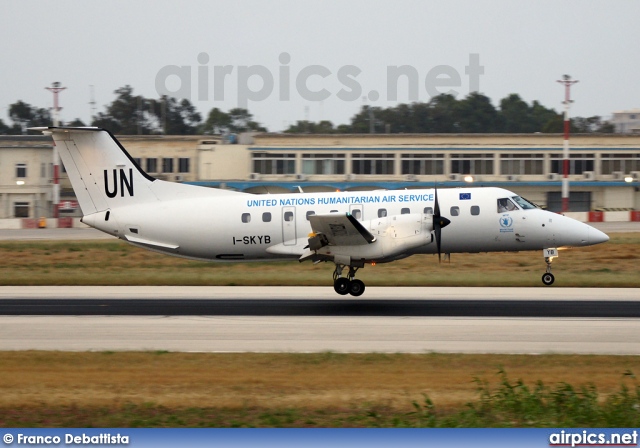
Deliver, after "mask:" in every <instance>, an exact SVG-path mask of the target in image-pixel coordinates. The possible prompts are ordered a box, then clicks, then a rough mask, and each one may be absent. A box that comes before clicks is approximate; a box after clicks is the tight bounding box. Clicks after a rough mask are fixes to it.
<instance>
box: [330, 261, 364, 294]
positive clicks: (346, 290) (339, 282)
mask: <svg viewBox="0 0 640 448" xmlns="http://www.w3.org/2000/svg"><path fill="white" fill-rule="evenodd" d="M345 267H346V266H345V265H343V264H338V263H336V269H335V271H333V289H334V290H335V292H337V293H338V294H340V295H342V296H344V295H347V294H351V295H352V296H354V297H358V296H361V295H362V293H363V292H364V288H365V287H364V282H363V281H362V280H358V279H355V278H354V277H355V276H356V272H357V271H358V268H357V267H353V266H349V273H348V274H347V276H346V277H343V276H342V270H343V269H344V268H345Z"/></svg>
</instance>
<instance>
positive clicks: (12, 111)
mask: <svg viewBox="0 0 640 448" xmlns="http://www.w3.org/2000/svg"><path fill="white" fill-rule="evenodd" d="M9 117H11V121H13V123H14V125H13V128H11V129H12V130H13V132H12V133H15V134H21V133H22V131H23V129H24V128H28V127H35V126H51V125H52V120H51V113H50V112H49V110H47V109H43V108H37V107H33V106H31V105H30V104H27V103H25V102H23V101H21V100H18V101H17V102H15V103H13V104H11V105H9Z"/></svg>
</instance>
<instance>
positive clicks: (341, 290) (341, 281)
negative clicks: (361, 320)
mask: <svg viewBox="0 0 640 448" xmlns="http://www.w3.org/2000/svg"><path fill="white" fill-rule="evenodd" d="M333 289H334V290H335V292H337V293H338V294H340V295H341V296H344V295H347V294H349V291H350V289H351V281H350V280H349V279H348V278H346V277H339V278H337V279H336V281H335V282H333ZM362 290H363V291H364V288H362ZM360 294H362V293H360Z"/></svg>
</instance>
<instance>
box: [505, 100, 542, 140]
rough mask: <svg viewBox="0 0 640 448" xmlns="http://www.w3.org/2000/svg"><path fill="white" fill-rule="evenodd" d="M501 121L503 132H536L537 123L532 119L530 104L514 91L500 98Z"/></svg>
mask: <svg viewBox="0 0 640 448" xmlns="http://www.w3.org/2000/svg"><path fill="white" fill-rule="evenodd" d="M499 117H500V119H499V120H500V123H499V126H498V127H499V129H500V131H502V132H508V133H519V132H536V131H538V130H539V129H536V124H535V122H534V121H533V120H532V110H531V109H530V108H529V105H528V104H527V103H526V102H525V101H524V100H523V99H522V98H520V95H518V94H515V93H512V94H511V95H509V96H508V97H506V98H503V99H501V100H500V113H499Z"/></svg>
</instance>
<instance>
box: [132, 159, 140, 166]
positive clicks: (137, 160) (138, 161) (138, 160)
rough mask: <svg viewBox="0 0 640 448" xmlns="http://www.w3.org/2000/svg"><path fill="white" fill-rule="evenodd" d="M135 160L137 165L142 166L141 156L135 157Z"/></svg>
mask: <svg viewBox="0 0 640 448" xmlns="http://www.w3.org/2000/svg"><path fill="white" fill-rule="evenodd" d="M133 161H134V162H135V163H136V165H138V166H142V159H141V158H140V157H134V158H133Z"/></svg>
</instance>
